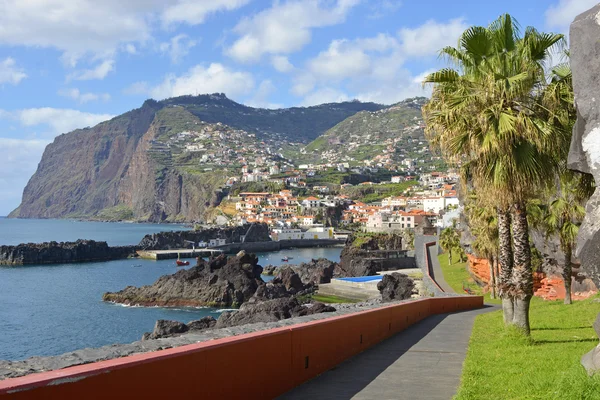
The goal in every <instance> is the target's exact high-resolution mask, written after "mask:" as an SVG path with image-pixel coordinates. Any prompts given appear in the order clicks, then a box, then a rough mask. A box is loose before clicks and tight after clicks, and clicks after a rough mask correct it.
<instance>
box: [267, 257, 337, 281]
mask: <svg viewBox="0 0 600 400" xmlns="http://www.w3.org/2000/svg"><path fill="white" fill-rule="evenodd" d="M337 266H338V263H336V262H334V261H331V260H328V259H326V258H319V259H317V260H315V259H313V260H311V261H310V262H307V263H300V264H297V265H295V264H289V265H288V266H287V267H289V268H291V269H292V270H293V271H294V272H295V273H296V274H298V276H299V277H300V280H301V281H302V283H304V284H306V285H308V284H312V285H318V284H320V283H329V282H331V278H333V272H334V271H335V269H336V267H337ZM283 270H284V267H277V266H275V265H267V266H266V267H265V268H264V270H263V274H264V275H275V276H277V275H279V274H280V273H281V271H283Z"/></svg>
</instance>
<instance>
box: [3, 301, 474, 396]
mask: <svg viewBox="0 0 600 400" xmlns="http://www.w3.org/2000/svg"><path fill="white" fill-rule="evenodd" d="M480 307H483V297H481V296H459V297H439V298H427V299H421V300H415V301H410V302H406V303H402V304H396V305H391V306H387V307H381V308H378V309H374V310H368V311H362V312H358V313H354V314H349V315H344V316H338V317H332V318H328V319H324V320H319V321H313V322H308V323H303V324H297V325H293V326H289V327H283V328H277V329H271V330H267V331H261V332H255V333H249V334H245V335H240V336H235V337H229V338H224V339H218V340H213V341H209V342H203V343H198V344H193V345H187V346H181V347H177V348H174V349H168V350H161V351H156V352H152V353H144V354H139V355H133V356H130V357H125V358H119V359H114V360H108V361H101V362H97V363H93V364H88V365H81V366H76V367H70V368H66V369H63V370H58V371H51V372H43V373H38V374H32V375H28V376H25V377H21V378H14V379H7V380H4V381H0V398H1V399H4V398H11V399H27V400H32V399H89V400H94V399H103V400H106V399H111V400H113V399H119V398H126V399H137V398H148V399H152V398H175V397H177V398H179V397H184V396H193V397H191V398H197V399H271V398H274V397H277V396H279V395H281V394H283V393H285V392H286V391H288V390H290V389H292V388H294V387H296V386H298V385H300V384H301V383H303V382H305V381H307V380H309V379H311V378H313V377H315V376H317V375H319V374H321V373H323V372H325V371H327V370H328V369H331V368H332V367H334V366H335V365H337V364H339V363H340V362H342V361H344V360H345V359H347V358H349V357H351V356H353V355H355V354H358V353H360V352H361V351H363V350H365V349H367V348H369V347H370V346H373V345H374V344H376V343H378V342H380V341H382V340H384V339H386V338H388V337H390V336H392V335H394V334H395V333H398V332H400V331H402V330H403V329H405V328H406V327H408V326H410V325H412V324H414V323H416V322H418V321H420V320H422V319H423V318H426V317H428V316H430V315H433V314H437V313H446V312H452V311H459V310H467V309H475V308H480Z"/></svg>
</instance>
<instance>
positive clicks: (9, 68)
mask: <svg viewBox="0 0 600 400" xmlns="http://www.w3.org/2000/svg"><path fill="white" fill-rule="evenodd" d="M26 77H27V74H26V73H25V72H24V71H23V69H22V68H19V67H17V64H16V62H15V60H14V59H12V58H11V57H7V58H5V59H4V60H3V61H0V85H1V84H3V83H11V84H13V85H17V84H18V83H19V82H21V81H22V80H23V79H25V78H26Z"/></svg>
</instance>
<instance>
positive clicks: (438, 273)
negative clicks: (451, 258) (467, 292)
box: [427, 246, 462, 294]
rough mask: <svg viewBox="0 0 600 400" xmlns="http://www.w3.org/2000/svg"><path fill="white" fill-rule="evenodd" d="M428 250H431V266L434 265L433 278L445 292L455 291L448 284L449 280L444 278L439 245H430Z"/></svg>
mask: <svg viewBox="0 0 600 400" xmlns="http://www.w3.org/2000/svg"><path fill="white" fill-rule="evenodd" d="M434 250H435V251H434ZM427 251H429V259H430V260H431V267H432V268H431V269H432V270H433V271H432V274H433V276H432V277H431V278H433V279H434V280H435V281H436V282H437V284H438V286H439V287H440V288H442V290H443V291H444V292H446V293H455V292H454V289H452V288H451V287H450V285H448V282H446V280H445V279H444V273H443V272H442V267H441V266H440V260H439V259H438V256H437V246H432V247H429V248H428V250H427ZM461 294H462V293H461Z"/></svg>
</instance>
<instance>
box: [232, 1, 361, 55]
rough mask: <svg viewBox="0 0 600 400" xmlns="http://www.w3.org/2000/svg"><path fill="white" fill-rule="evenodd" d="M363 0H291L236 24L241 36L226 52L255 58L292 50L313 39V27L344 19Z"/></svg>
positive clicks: (336, 22)
mask: <svg viewBox="0 0 600 400" xmlns="http://www.w3.org/2000/svg"><path fill="white" fill-rule="evenodd" d="M359 1H360V0H337V1H335V4H334V5H333V6H330V4H331V1H329V2H326V1H320V0H303V1H298V0H291V1H287V2H285V3H280V2H275V3H274V4H273V6H272V7H271V8H268V9H266V10H263V11H261V12H259V13H258V14H255V15H254V16H252V17H246V18H243V19H242V20H241V21H240V22H239V23H238V24H237V26H236V27H235V28H234V32H235V33H237V34H239V35H240V36H241V37H240V38H239V39H237V40H236V41H235V42H234V43H233V45H232V46H231V47H230V48H229V49H227V51H226V53H227V54H228V55H230V56H231V57H233V58H234V59H236V60H238V61H240V62H256V61H258V60H260V58H261V56H262V55H263V54H290V53H293V52H295V51H298V50H300V49H301V48H302V47H304V46H305V45H306V44H307V43H309V42H310V40H311V29H312V28H317V27H323V26H330V25H335V24H339V23H341V22H343V21H344V20H345V18H346V15H347V14H348V12H349V11H350V9H352V7H354V6H355V5H356V4H358V2H359Z"/></svg>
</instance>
